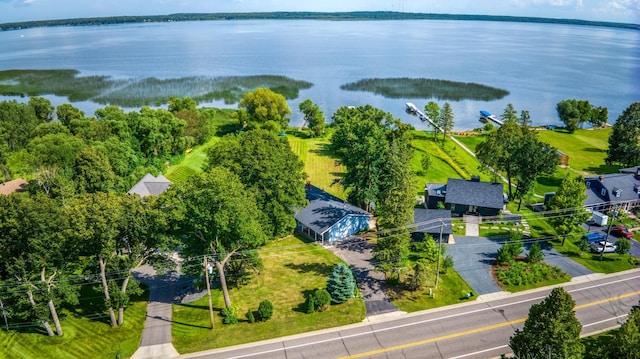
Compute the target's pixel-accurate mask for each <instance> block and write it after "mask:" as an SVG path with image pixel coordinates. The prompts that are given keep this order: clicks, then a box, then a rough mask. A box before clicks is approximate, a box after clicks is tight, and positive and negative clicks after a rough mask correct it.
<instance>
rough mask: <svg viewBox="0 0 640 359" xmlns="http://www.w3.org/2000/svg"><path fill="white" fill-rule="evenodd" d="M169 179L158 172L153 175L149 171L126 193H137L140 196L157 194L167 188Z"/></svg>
mask: <svg viewBox="0 0 640 359" xmlns="http://www.w3.org/2000/svg"><path fill="white" fill-rule="evenodd" d="M170 185H171V181H169V180H168V179H167V178H166V177H165V176H163V175H162V174H159V175H158V176H157V177H154V176H153V175H152V174H151V173H147V174H146V175H144V177H142V179H141V180H140V181H138V183H136V184H135V185H134V186H133V187H131V189H130V190H129V192H127V194H134V193H135V194H138V195H140V197H146V196H158V195H160V194H161V193H163V192H164V191H166V190H167V188H169V186H170Z"/></svg>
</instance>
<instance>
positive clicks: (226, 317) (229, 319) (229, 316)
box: [220, 307, 238, 324]
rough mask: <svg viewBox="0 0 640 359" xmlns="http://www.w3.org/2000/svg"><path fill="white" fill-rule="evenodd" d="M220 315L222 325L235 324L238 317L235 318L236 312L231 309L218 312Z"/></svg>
mask: <svg viewBox="0 0 640 359" xmlns="http://www.w3.org/2000/svg"><path fill="white" fill-rule="evenodd" d="M220 314H221V315H222V317H223V318H222V324H236V323H237V322H238V317H237V316H236V310H235V308H233V307H228V308H224V309H223V310H222V311H220Z"/></svg>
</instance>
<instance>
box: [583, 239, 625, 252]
mask: <svg viewBox="0 0 640 359" xmlns="http://www.w3.org/2000/svg"><path fill="white" fill-rule="evenodd" d="M589 247H591V251H592V252H594V253H601V252H602V249H603V248H604V253H615V251H616V249H617V248H618V246H616V245H615V244H613V243H611V242H604V241H602V242H594V243H591V244H590V245H589Z"/></svg>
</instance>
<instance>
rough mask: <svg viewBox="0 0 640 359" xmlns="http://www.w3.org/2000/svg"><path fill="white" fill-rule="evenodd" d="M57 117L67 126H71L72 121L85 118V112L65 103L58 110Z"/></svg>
mask: <svg viewBox="0 0 640 359" xmlns="http://www.w3.org/2000/svg"><path fill="white" fill-rule="evenodd" d="M56 117H57V118H58V120H59V121H60V123H62V124H63V125H65V126H67V127H68V126H69V124H70V123H71V121H72V120H80V119H83V118H84V111H82V110H80V109H79V108H77V107H74V106H73V105H71V104H68V103H63V104H62V105H60V106H58V107H57V108H56Z"/></svg>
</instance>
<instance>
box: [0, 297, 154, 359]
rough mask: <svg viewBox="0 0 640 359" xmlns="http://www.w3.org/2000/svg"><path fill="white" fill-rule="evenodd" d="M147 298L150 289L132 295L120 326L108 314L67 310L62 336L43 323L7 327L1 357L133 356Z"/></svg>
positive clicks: (0, 338)
mask: <svg viewBox="0 0 640 359" xmlns="http://www.w3.org/2000/svg"><path fill="white" fill-rule="evenodd" d="M147 298H148V292H145V294H144V295H143V296H141V297H139V298H136V299H135V300H134V299H132V305H131V306H130V307H129V308H127V309H126V311H125V322H124V324H123V325H122V326H121V327H118V328H111V326H110V325H109V323H108V320H109V319H108V318H104V317H102V318H98V319H89V318H86V317H80V316H76V315H74V314H70V313H67V315H66V316H65V318H64V319H62V330H63V333H64V335H63V336H62V337H49V336H47V335H46V334H44V333H43V331H41V330H40V329H39V327H38V328H33V329H24V331H21V332H17V331H14V330H12V331H10V332H8V333H7V332H6V331H4V329H3V330H2V331H0V348H2V349H1V350H0V358H16V359H17V358H47V359H53V358H104V359H112V358H115V357H116V354H119V355H120V357H121V358H126V357H130V356H131V355H133V353H134V352H135V351H136V349H138V345H139V344H140V337H141V335H142V328H143V326H144V321H145V317H146V314H147ZM82 300H83V299H82V298H81V301H82ZM85 300H86V299H85ZM63 312H64V311H63Z"/></svg>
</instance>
